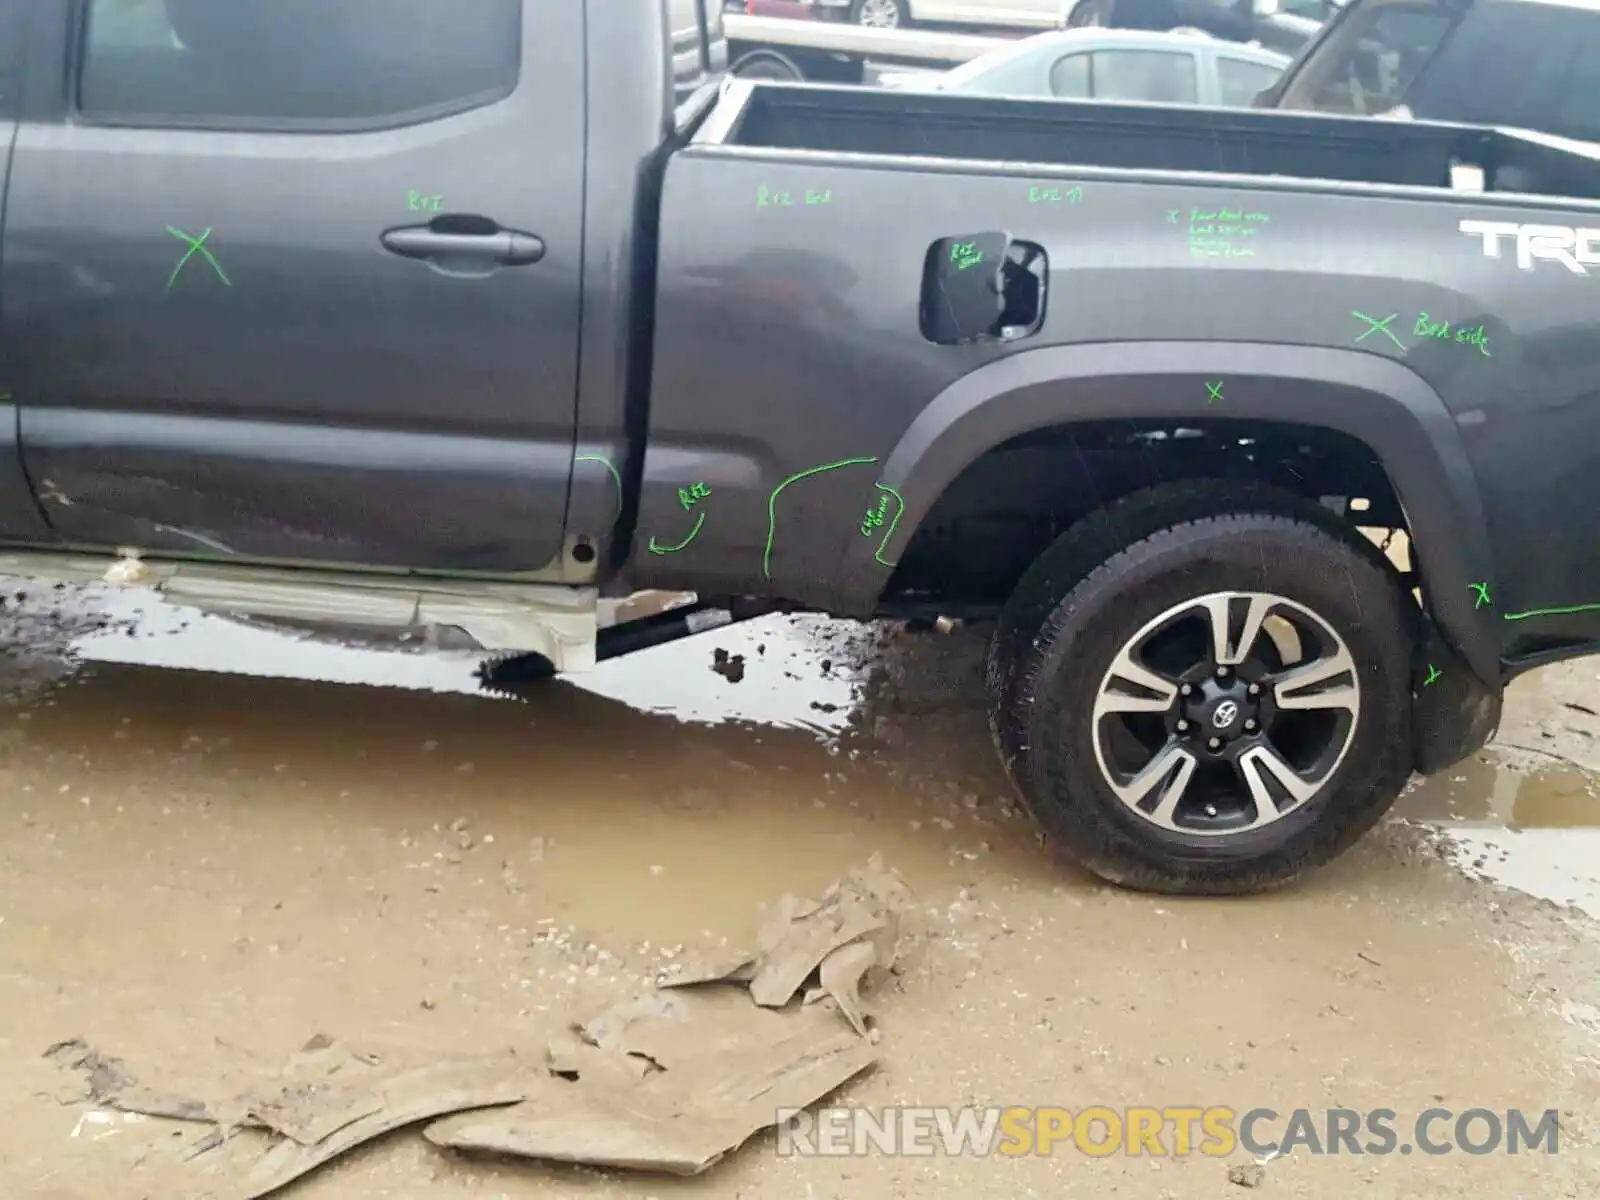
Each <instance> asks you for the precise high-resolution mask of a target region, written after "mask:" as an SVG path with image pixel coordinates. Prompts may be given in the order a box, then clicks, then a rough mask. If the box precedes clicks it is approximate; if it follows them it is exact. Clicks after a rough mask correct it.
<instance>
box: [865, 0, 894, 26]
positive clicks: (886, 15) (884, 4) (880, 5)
mask: <svg viewBox="0 0 1600 1200" xmlns="http://www.w3.org/2000/svg"><path fill="white" fill-rule="evenodd" d="M856 23H857V24H858V25H866V26H868V27H870V28H872V29H897V28H899V25H900V6H899V4H898V3H896V0H861V7H860V8H859V9H858V10H857V11H856Z"/></svg>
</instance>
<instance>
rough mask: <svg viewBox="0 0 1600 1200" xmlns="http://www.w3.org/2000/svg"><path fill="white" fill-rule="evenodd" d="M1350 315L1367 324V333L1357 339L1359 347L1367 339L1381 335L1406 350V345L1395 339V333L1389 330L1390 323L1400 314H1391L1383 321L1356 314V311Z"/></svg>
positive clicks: (1363, 314)
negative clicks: (1376, 334) (1377, 334)
mask: <svg viewBox="0 0 1600 1200" xmlns="http://www.w3.org/2000/svg"><path fill="white" fill-rule="evenodd" d="M1350 315H1351V316H1352V317H1354V318H1355V319H1356V320H1358V321H1365V322H1366V323H1367V328H1366V331H1365V332H1364V333H1362V335H1361V336H1360V337H1358V338H1357V339H1356V344H1358V345H1359V344H1360V343H1361V342H1364V341H1366V339H1367V338H1369V337H1371V336H1372V335H1373V334H1375V333H1381V334H1383V336H1384V337H1386V338H1388V339H1389V340H1390V341H1391V342H1393V343H1394V344H1395V345H1396V346H1398V347H1400V349H1402V350H1404V349H1405V348H1406V346H1405V343H1404V342H1402V341H1401V340H1400V339H1399V338H1397V337H1395V335H1394V331H1393V330H1392V329H1390V328H1389V322H1390V321H1392V320H1394V319H1395V318H1396V317H1398V316H1399V315H1400V314H1399V313H1390V314H1389V315H1388V316H1387V317H1384V318H1383V319H1382V320H1381V321H1380V320H1378V319H1377V318H1375V317H1369V316H1367V314H1366V313H1362V312H1356V311H1355V310H1354V309H1352V310H1351V311H1350Z"/></svg>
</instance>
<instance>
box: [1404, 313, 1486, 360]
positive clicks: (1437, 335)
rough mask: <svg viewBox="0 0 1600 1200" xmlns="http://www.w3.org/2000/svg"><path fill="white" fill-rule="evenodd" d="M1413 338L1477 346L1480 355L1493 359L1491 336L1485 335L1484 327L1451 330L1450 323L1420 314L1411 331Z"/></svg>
mask: <svg viewBox="0 0 1600 1200" xmlns="http://www.w3.org/2000/svg"><path fill="white" fill-rule="evenodd" d="M1411 333H1412V336H1413V337H1425V338H1430V339H1432V340H1433V341H1437V342H1455V343H1457V344H1458V345H1463V346H1476V347H1477V348H1478V353H1479V354H1481V355H1483V356H1484V357H1485V358H1493V357H1494V355H1492V354H1490V353H1489V335H1488V334H1486V333H1484V331H1483V326H1482V325H1479V326H1477V327H1476V328H1473V329H1456V330H1453V331H1452V330H1451V328H1450V322H1449V321H1435V320H1434V319H1433V318H1432V317H1430V316H1428V314H1427V313H1419V314H1418V316H1417V323H1416V325H1415V326H1414V327H1413V328H1412V330H1411Z"/></svg>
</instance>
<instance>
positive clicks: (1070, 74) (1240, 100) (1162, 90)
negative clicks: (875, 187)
mask: <svg viewBox="0 0 1600 1200" xmlns="http://www.w3.org/2000/svg"><path fill="white" fill-rule="evenodd" d="M1289 61H1290V60H1289V56H1288V55H1287V54H1279V53H1278V52H1277V51H1275V50H1266V49H1263V48H1261V47H1257V46H1243V45H1240V44H1238V43H1237V42H1225V41H1221V40H1219V39H1216V38H1211V37H1207V36H1206V35H1205V34H1202V33H1197V32H1182V33H1178V32H1175V33H1150V32H1146V31H1143V30H1137V29H1067V30H1056V31H1054V32H1051V33H1041V34H1038V35H1036V36H1034V37H1030V38H1023V39H1022V40H1020V41H1017V42H1014V43H1012V44H1011V45H1009V46H1005V47H1002V48H1001V49H998V50H993V51H990V52H989V53H988V54H984V55H981V56H980V57H978V58H975V59H973V60H971V61H970V62H966V63H962V64H961V66H959V67H956V68H955V69H954V70H951V71H942V72H935V71H907V72H900V73H896V74H886V75H881V76H879V79H878V82H879V84H880V85H881V86H883V87H891V88H898V89H901V90H906V91H940V92H959V93H962V94H965V95H976V96H1009V97H1012V98H1031V99H1039V100H1049V99H1055V100H1113V101H1122V100H1134V101H1145V102H1149V103H1156V104H1204V105H1207V106H1210V107H1213V108H1248V107H1249V106H1250V104H1251V102H1252V101H1253V100H1254V99H1255V97H1256V93H1258V92H1260V91H1262V90H1263V89H1265V88H1267V87H1269V86H1271V85H1272V84H1273V83H1274V82H1276V81H1277V78H1278V76H1279V75H1281V74H1282V73H1283V69H1284V68H1285V67H1286V66H1288V65H1289Z"/></svg>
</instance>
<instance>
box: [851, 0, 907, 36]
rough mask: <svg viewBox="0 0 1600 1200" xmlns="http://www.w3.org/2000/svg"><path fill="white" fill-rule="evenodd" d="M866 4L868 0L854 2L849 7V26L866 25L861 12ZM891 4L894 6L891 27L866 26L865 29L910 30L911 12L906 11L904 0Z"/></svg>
mask: <svg viewBox="0 0 1600 1200" xmlns="http://www.w3.org/2000/svg"><path fill="white" fill-rule="evenodd" d="M867 3H868V0H854V2H853V3H852V4H851V5H850V17H849V20H850V24H852V25H865V24H866V22H864V21H863V20H862V13H863V10H864V9H865V8H866V6H867ZM893 4H894V11H895V19H894V24H893V25H889V26H883V25H868V26H867V28H869V29H885V28H887V29H910V28H911V11H910V9H908V8H907V7H906V0H893Z"/></svg>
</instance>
